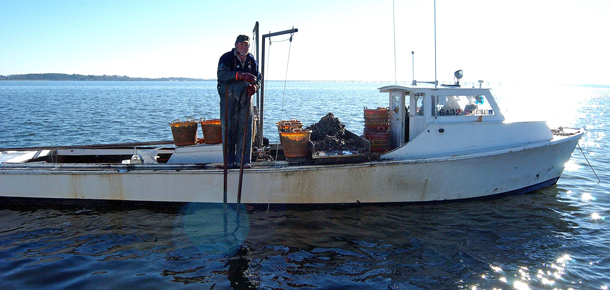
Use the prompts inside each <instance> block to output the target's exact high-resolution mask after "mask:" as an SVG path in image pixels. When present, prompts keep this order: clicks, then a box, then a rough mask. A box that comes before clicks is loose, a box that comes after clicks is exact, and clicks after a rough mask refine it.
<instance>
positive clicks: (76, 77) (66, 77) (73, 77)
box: [0, 73, 215, 81]
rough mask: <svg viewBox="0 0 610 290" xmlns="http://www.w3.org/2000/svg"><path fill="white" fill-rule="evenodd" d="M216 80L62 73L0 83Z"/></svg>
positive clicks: (20, 76) (3, 78)
mask: <svg viewBox="0 0 610 290" xmlns="http://www.w3.org/2000/svg"><path fill="white" fill-rule="evenodd" d="M212 80H214V81H215V79H201V78H183V77H169V78H140V77H129V76H118V75H112V76H109V75H101V76H98V75H80V74H60V73H41V74H17V75H6V76H3V75H0V81H212Z"/></svg>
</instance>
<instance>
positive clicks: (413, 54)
mask: <svg viewBox="0 0 610 290" xmlns="http://www.w3.org/2000/svg"><path fill="white" fill-rule="evenodd" d="M411 69H412V70H413V72H412V73H413V82H412V83H411V84H412V85H414V86H415V85H417V82H416V81H415V51H411Z"/></svg>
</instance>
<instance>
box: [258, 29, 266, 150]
mask: <svg viewBox="0 0 610 290" xmlns="http://www.w3.org/2000/svg"><path fill="white" fill-rule="evenodd" d="M262 54H263V55H262V60H263V61H262V62H261V89H260V90H259V93H260V104H259V106H260V107H258V114H259V116H258V142H259V145H260V146H261V147H262V146H263V119H264V116H265V115H264V114H263V113H264V112H265V111H264V107H265V36H264V35H263V51H262Z"/></svg>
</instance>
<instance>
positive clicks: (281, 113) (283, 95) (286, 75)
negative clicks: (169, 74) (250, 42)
mask: <svg viewBox="0 0 610 290" xmlns="http://www.w3.org/2000/svg"><path fill="white" fill-rule="evenodd" d="M293 35H294V34H293V33H291V34H290V38H289V39H287V40H289V41H290V45H289V46H288V59H287V60H286V74H285V76H284V92H283V93H282V109H281V110H280V120H282V118H284V104H285V103H286V83H287V82H288V67H289V64H290V52H291V51H292V36H293ZM284 41H286V40H282V41H276V42H284ZM269 53H271V38H269ZM265 80H266V79H265ZM265 87H267V86H266V85H265ZM280 141H281V140H280ZM278 151H279V150H276V151H275V160H277V155H278ZM275 160H274V161H275ZM271 188H273V183H272V184H271ZM272 192H273V191H272V190H271V191H269V202H268V203H267V214H269V208H270V207H271V194H272Z"/></svg>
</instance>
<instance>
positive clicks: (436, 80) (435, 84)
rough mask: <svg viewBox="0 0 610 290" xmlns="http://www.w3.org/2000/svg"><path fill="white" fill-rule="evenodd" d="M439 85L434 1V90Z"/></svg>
mask: <svg viewBox="0 0 610 290" xmlns="http://www.w3.org/2000/svg"><path fill="white" fill-rule="evenodd" d="M437 85H438V79H437V78H436V0H434V88H436V86H437Z"/></svg>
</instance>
